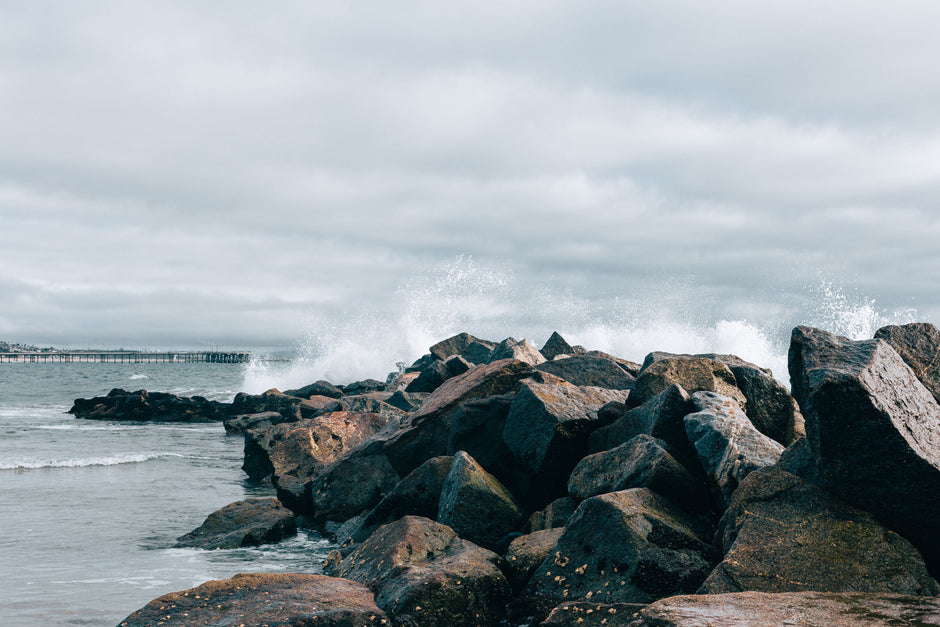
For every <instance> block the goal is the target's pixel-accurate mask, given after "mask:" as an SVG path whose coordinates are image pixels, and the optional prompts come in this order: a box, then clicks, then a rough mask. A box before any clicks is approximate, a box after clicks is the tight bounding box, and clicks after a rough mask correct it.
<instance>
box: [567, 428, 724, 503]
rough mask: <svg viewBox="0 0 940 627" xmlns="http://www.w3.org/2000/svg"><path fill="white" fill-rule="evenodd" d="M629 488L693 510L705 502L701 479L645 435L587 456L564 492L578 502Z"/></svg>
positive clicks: (661, 444) (575, 470)
mask: <svg viewBox="0 0 940 627" xmlns="http://www.w3.org/2000/svg"><path fill="white" fill-rule="evenodd" d="M629 488H649V489H650V490H653V491H654V492H658V493H659V494H661V495H663V496H665V497H666V498H668V499H669V500H671V501H672V502H674V503H677V504H679V505H681V506H683V507H685V508H690V509H694V510H700V509H702V508H704V507H705V506H706V505H707V503H708V491H707V489H706V487H705V484H704V482H703V481H702V479H701V478H699V477H695V476H693V475H692V473H690V472H689V471H688V470H687V469H686V468H685V466H683V465H682V464H680V463H679V462H678V461H676V458H675V457H673V456H672V455H670V454H669V452H668V451H667V450H666V448H665V445H664V443H663V442H662V441H660V440H657V439H656V438H654V437H652V436H649V435H645V434H643V435H638V436H636V437H635V438H633V439H631V440H628V441H627V442H626V443H624V444H621V445H620V446H618V447H616V448H613V449H610V450H609V451H603V452H601V453H595V454H593V455H588V456H587V457H585V458H584V459H582V460H581V461H580V462H578V465H577V466H575V468H574V470H573V471H572V473H571V477H569V479H568V493H569V494H571V496H573V497H574V498H576V499H580V500H584V499H587V498H590V497H592V496H597V495H598V494H605V493H607V492H619V491H621V490H627V489H629Z"/></svg>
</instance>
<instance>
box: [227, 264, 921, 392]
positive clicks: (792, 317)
mask: <svg viewBox="0 0 940 627" xmlns="http://www.w3.org/2000/svg"><path fill="white" fill-rule="evenodd" d="M716 300H717V299H715V298H712V297H710V296H709V295H708V294H707V293H705V288H703V287H702V286H698V285H696V284H695V283H694V282H691V281H684V282H683V281H657V282H650V284H649V285H648V286H646V287H645V289H643V290H642V292H636V293H634V294H631V295H630V296H629V297H625V296H614V297H605V296H601V297H593V298H586V297H580V296H577V295H573V294H571V293H565V292H562V293H556V292H554V291H553V290H552V288H550V287H546V286H535V287H533V286H531V285H520V284H519V282H517V281H516V280H515V279H514V276H513V273H512V271H511V270H510V269H508V268H502V267H495V266H487V265H482V264H479V263H477V262H476V261H474V260H473V259H471V258H467V257H458V258H456V259H455V260H454V261H453V262H452V263H450V264H447V265H445V266H441V267H438V268H434V269H432V270H430V271H428V272H426V273H424V274H422V275H415V276H413V277H411V278H409V279H408V280H405V281H403V282H402V283H401V285H400V286H399V287H398V289H397V291H396V298H395V299H394V302H395V303H396V305H395V306H394V307H393V308H390V309H385V310H381V311H376V310H373V309H371V308H370V307H369V304H368V303H359V304H358V305H357V306H355V307H350V308H348V309H344V310H342V311H333V312H311V313H310V316H309V320H308V323H307V328H308V331H307V333H306V335H305V337H303V338H301V339H300V340H299V341H298V346H297V350H296V355H295V357H294V358H293V359H291V360H290V361H289V362H286V363H284V362H281V363H278V362H271V361H266V360H265V359H263V358H260V359H256V360H254V361H253V362H252V363H251V364H250V365H249V366H248V368H247V369H246V374H245V381H244V384H243V389H244V390H245V391H247V392H250V393H260V392H263V391H265V390H268V389H270V388H278V389H281V390H285V389H290V388H296V387H301V386H304V385H307V384H308V383H311V382H313V381H316V380H320V379H324V380H327V381H330V382H333V383H340V384H343V383H349V382H352V381H356V380H361V379H366V378H373V379H384V378H385V376H386V375H387V374H388V373H389V372H390V371H394V370H396V368H397V364H406V365H407V364H411V363H412V362H414V360H415V359H417V358H418V357H420V356H421V355H423V354H425V353H427V352H428V348H429V347H430V346H431V345H433V344H434V343H436V342H438V341H440V340H442V339H445V338H447V337H450V336H452V335H455V334H457V333H461V332H464V331H466V332H468V333H471V334H473V335H475V336H477V337H481V338H484V339H488V340H492V341H500V340H502V339H505V338H506V337H509V336H511V337H514V338H515V339H517V340H521V339H523V338H526V339H528V340H529V341H530V342H532V343H533V344H535V345H536V346H538V347H541V345H542V344H543V343H544V342H545V341H546V340H547V339H548V337H549V336H550V335H551V333H552V332H553V331H558V332H559V333H561V334H562V336H564V338H565V339H566V340H567V341H568V342H569V343H570V344H580V345H582V346H584V347H586V348H587V349H589V350H601V351H604V352H607V353H610V354H613V355H616V356H618V357H623V358H625V359H629V360H632V361H636V362H642V361H643V359H644V357H645V356H646V355H647V354H648V353H650V352H651V351H656V350H658V351H667V352H676V353H728V354H733V355H737V356H739V357H741V358H743V359H746V360H748V361H751V362H753V363H755V364H757V365H759V366H762V367H765V368H770V369H771V370H772V371H773V373H774V375H775V376H776V377H777V378H778V379H779V380H780V381H781V382H783V383H784V384H786V385H789V375H788V373H787V349H788V346H789V340H790V331H791V330H792V328H793V327H794V326H797V325H808V326H814V327H818V328H822V329H826V330H828V331H831V332H833V333H837V334H839V335H843V336H846V337H849V338H852V339H865V338H870V337H872V336H873V334H874V332H875V331H876V330H877V329H878V328H880V327H881V326H884V325H887V324H903V323H907V322H913V321H915V320H917V311H916V310H914V309H903V310H891V311H889V310H884V309H881V308H879V307H878V306H877V305H876V302H875V300H873V299H871V298H869V297H867V296H865V295H860V294H853V293H851V292H850V291H847V290H846V289H844V288H843V287H841V286H840V285H838V284H837V283H835V282H834V281H832V280H828V279H825V278H819V279H817V280H816V282H815V283H814V284H813V285H810V286H807V287H806V288H805V289H803V290H802V291H801V292H800V293H799V294H794V293H792V292H791V293H788V294H783V293H781V294H779V295H778V296H773V295H771V296H767V295H763V296H762V297H760V298H756V299H755V300H754V301H753V302H743V303H735V304H734V305H729V304H728V303H716V302H715V301H716ZM729 311H747V312H749V313H748V315H738V314H737V313H729Z"/></svg>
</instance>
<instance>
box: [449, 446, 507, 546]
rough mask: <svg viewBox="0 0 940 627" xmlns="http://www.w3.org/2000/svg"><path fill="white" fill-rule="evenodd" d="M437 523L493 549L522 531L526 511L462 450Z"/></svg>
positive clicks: (454, 467)
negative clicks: (523, 511)
mask: <svg viewBox="0 0 940 627" xmlns="http://www.w3.org/2000/svg"><path fill="white" fill-rule="evenodd" d="M437 521H438V522H440V523H441V524H444V525H447V526H449V527H451V528H452V529H453V530H454V531H455V532H457V535H459V536H460V537H461V538H464V539H466V540H469V541H470V542H473V543H474V544H476V545H479V546H482V547H483V548H485V549H490V550H493V549H495V548H496V547H497V545H498V544H499V541H500V540H501V539H502V538H503V537H504V536H506V535H507V534H509V533H511V532H513V531H516V530H517V529H518V528H519V523H520V522H521V521H522V510H521V509H520V508H519V505H518V504H517V503H516V500H515V499H514V498H513V496H512V494H510V493H509V490H507V489H506V488H505V486H503V484H501V483H500V482H499V481H498V480H497V479H496V478H495V477H494V476H493V475H491V474H490V473H488V472H486V471H485V470H484V469H483V468H482V467H481V466H480V465H479V464H478V463H476V461H474V459H473V458H472V457H470V456H469V455H467V454H466V453H465V452H464V451H458V452H457V453H456V454H455V455H454V457H453V463H452V464H451V467H450V472H449V473H448V475H447V478H446V479H445V480H444V484H443V485H442V486H441V496H440V504H439V506H438V512H437Z"/></svg>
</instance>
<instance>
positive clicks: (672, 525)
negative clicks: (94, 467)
mask: <svg viewBox="0 0 940 627" xmlns="http://www.w3.org/2000/svg"><path fill="white" fill-rule="evenodd" d="M703 534H704V529H702V528H700V527H699V525H698V523H697V522H696V521H695V520H693V519H692V518H691V517H689V516H688V515H687V514H685V513H684V512H683V511H682V510H680V509H678V508H677V507H676V506H674V505H672V504H671V503H669V502H668V501H667V500H666V499H665V498H663V497H661V496H659V495H657V494H656V493H655V492H652V491H651V490H647V489H645V488H635V489H632V490H625V491H623V492H612V493H609V494H602V495H600V496H595V497H592V498H590V499H587V500H586V501H584V502H583V503H581V505H580V506H579V507H578V509H577V511H576V512H575V514H574V516H572V517H571V520H570V521H569V523H568V527H567V528H566V529H565V532H564V533H563V534H562V536H561V538H559V539H558V544H557V546H556V548H555V553H554V554H553V555H552V556H551V557H549V558H548V559H546V560H545V561H544V562H542V564H541V565H540V566H539V568H538V569H537V570H536V572H535V574H534V575H532V578H531V579H530V580H529V583H528V585H527V586H526V588H525V591H524V594H527V595H529V596H530V597H534V598H539V597H541V598H542V599H544V601H546V602H548V607H554V606H555V605H557V604H559V603H561V602H564V601H568V602H571V601H590V602H594V603H648V602H650V601H654V600H656V599H660V598H663V597H666V596H670V595H673V594H680V593H683V592H691V591H694V590H696V589H697V588H698V587H699V585H701V583H702V581H704V579H705V577H706V576H707V575H708V573H709V571H710V570H711V563H710V561H709V554H710V547H709V546H708V544H707V543H706V542H705V541H704V540H703V539H702V536H703Z"/></svg>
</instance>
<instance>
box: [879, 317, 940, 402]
mask: <svg viewBox="0 0 940 627" xmlns="http://www.w3.org/2000/svg"><path fill="white" fill-rule="evenodd" d="M875 337H876V338H877V339H881V340H884V341H885V342H887V343H888V344H890V345H891V347H892V348H893V349H894V350H895V351H897V353H898V355H900V356H901V359H903V360H904V363H906V364H907V365H908V366H910V367H911V370H913V371H914V375H915V376H916V377H917V378H918V379H919V380H920V382H921V383H923V384H924V387H925V388H927V389H928V390H930V393H931V394H933V397H934V398H935V399H936V400H937V402H940V329H937V327H935V326H934V325H932V324H930V323H929V322H913V323H911V324H901V325H890V326H886V327H881V328H880V329H878V330H877V331H875Z"/></svg>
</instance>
